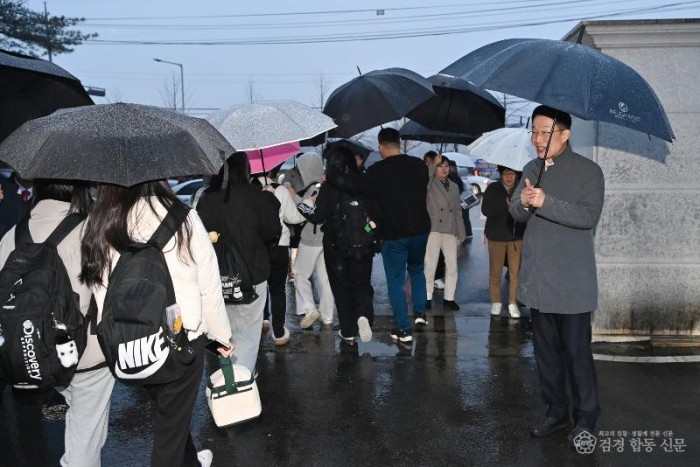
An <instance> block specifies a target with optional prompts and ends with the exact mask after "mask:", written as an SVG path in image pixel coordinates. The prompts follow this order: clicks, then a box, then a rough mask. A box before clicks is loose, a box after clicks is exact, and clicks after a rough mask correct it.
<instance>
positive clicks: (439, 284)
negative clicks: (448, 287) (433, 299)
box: [433, 279, 445, 290]
mask: <svg viewBox="0 0 700 467" xmlns="http://www.w3.org/2000/svg"><path fill="white" fill-rule="evenodd" d="M433 284H435V287H436V288H438V289H440V290H443V289H444V288H445V281H444V280H442V279H435V282H433Z"/></svg>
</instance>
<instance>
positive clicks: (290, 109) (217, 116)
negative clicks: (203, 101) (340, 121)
mask: <svg viewBox="0 0 700 467" xmlns="http://www.w3.org/2000/svg"><path fill="white" fill-rule="evenodd" d="M207 120H208V121H209V122H210V123H211V124H212V125H214V127H215V128H216V129H218V130H219V131H220V132H221V134H222V135H224V136H225V137H226V139H228V140H229V142H230V143H231V144H232V145H233V146H234V147H235V148H236V149H237V150H238V151H251V150H255V149H265V148H269V147H272V146H278V145H280V144H286V143H292V142H296V141H301V140H304V139H308V138H311V137H313V136H316V135H318V134H321V133H325V132H327V131H328V130H330V129H332V128H335V123H333V120H331V119H330V118H329V117H328V116H326V115H323V114H322V113H321V112H319V111H318V110H314V109H312V108H311V107H308V106H305V105H304V104H300V103H299V102H294V101H268V102H254V103H252V104H243V105H235V106H233V107H229V108H226V109H222V110H219V111H217V112H214V113H213V114H211V115H209V117H207Z"/></svg>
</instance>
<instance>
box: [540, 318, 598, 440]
mask: <svg viewBox="0 0 700 467" xmlns="http://www.w3.org/2000/svg"><path fill="white" fill-rule="evenodd" d="M531 311H532V330H533V336H534V343H535V359H536V360H537V370H538V372H539V375H540V386H541V388H542V395H543V396H544V400H545V403H546V404H547V416H548V417H555V418H560V419H561V418H565V417H568V415H569V406H571V408H572V411H573V416H574V423H575V424H576V425H577V426H583V427H586V428H588V429H591V430H592V429H593V428H594V427H595V423H596V420H597V419H598V415H600V407H599V406H598V383H597V381H596V372H595V366H594V364H593V354H592V353H591V347H590V344H591V313H579V314H574V315H564V314H555V313H540V312H539V311H538V310H531ZM567 374H568V379H569V381H570V382H571V395H572V397H573V401H571V404H570V403H569V397H568V395H567V391H566V380H567Z"/></svg>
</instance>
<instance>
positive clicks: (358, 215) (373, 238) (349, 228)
mask: <svg viewBox="0 0 700 467" xmlns="http://www.w3.org/2000/svg"><path fill="white" fill-rule="evenodd" d="M336 208H337V211H338V222H337V223H336V228H337V231H336V248H337V249H338V250H339V251H340V253H341V254H342V255H343V256H345V257H346V258H351V257H352V258H358V259H359V258H362V257H363V256H367V255H373V254H374V253H376V252H377V251H378V248H379V235H378V230H377V229H378V226H377V224H376V222H375V220H374V219H372V217H371V216H370V214H369V212H370V211H369V202H368V200H367V198H365V197H364V196H359V195H354V194H349V193H342V194H341V195H340V199H339V201H338V204H337V207H336Z"/></svg>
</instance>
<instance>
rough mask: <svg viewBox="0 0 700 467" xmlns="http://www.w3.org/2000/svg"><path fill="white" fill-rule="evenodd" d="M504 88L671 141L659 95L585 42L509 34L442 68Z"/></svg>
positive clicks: (480, 83)
mask: <svg viewBox="0 0 700 467" xmlns="http://www.w3.org/2000/svg"><path fill="white" fill-rule="evenodd" d="M441 73H445V74H449V75H454V76H457V77H460V78H463V79H466V80H469V81H471V82H472V83H474V84H475V85H476V86H479V87H482V88H484V89H491V90H494V91H500V92H504V93H506V94H511V95H514V96H518V97H522V98H523V99H528V100H531V101H533V102H539V103H540V104H545V105H548V106H550V107H553V108H555V109H559V110H562V111H564V112H568V113H570V114H572V115H575V116H576V117H579V118H582V119H584V120H597V121H601V122H607V123H612V124H614V125H620V126H623V127H627V128H631V129H633V130H637V131H641V132H643V133H647V134H649V135H654V136H657V137H659V138H661V139H663V140H666V141H669V142H672V140H673V138H674V137H675V136H674V134H673V130H671V125H670V123H669V121H668V118H667V117H666V112H665V111H664V108H663V106H662V105H661V102H659V98H658V97H657V96H656V93H654V91H653V90H652V88H651V86H649V84H648V83H647V82H646V81H645V80H644V78H642V77H641V76H639V74H638V73H637V72H636V71H634V70H633V69H632V68H630V67H629V66H627V65H625V64H624V63H622V62H621V61H619V60H617V59H615V58H612V57H610V56H609V55H606V54H604V53H602V52H599V51H597V50H595V49H592V48H590V47H588V46H585V45H582V44H575V43H572V42H564V41H556V40H548V39H506V40H502V41H498V42H494V43H492V44H489V45H485V46H484V47H481V48H479V49H477V50H475V51H473V52H471V53H469V54H467V55H465V56H464V57H462V58H460V59H459V60H457V61H456V62H454V63H452V64H451V65H449V66H448V67H447V68H445V69H444V70H442V72H441Z"/></svg>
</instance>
